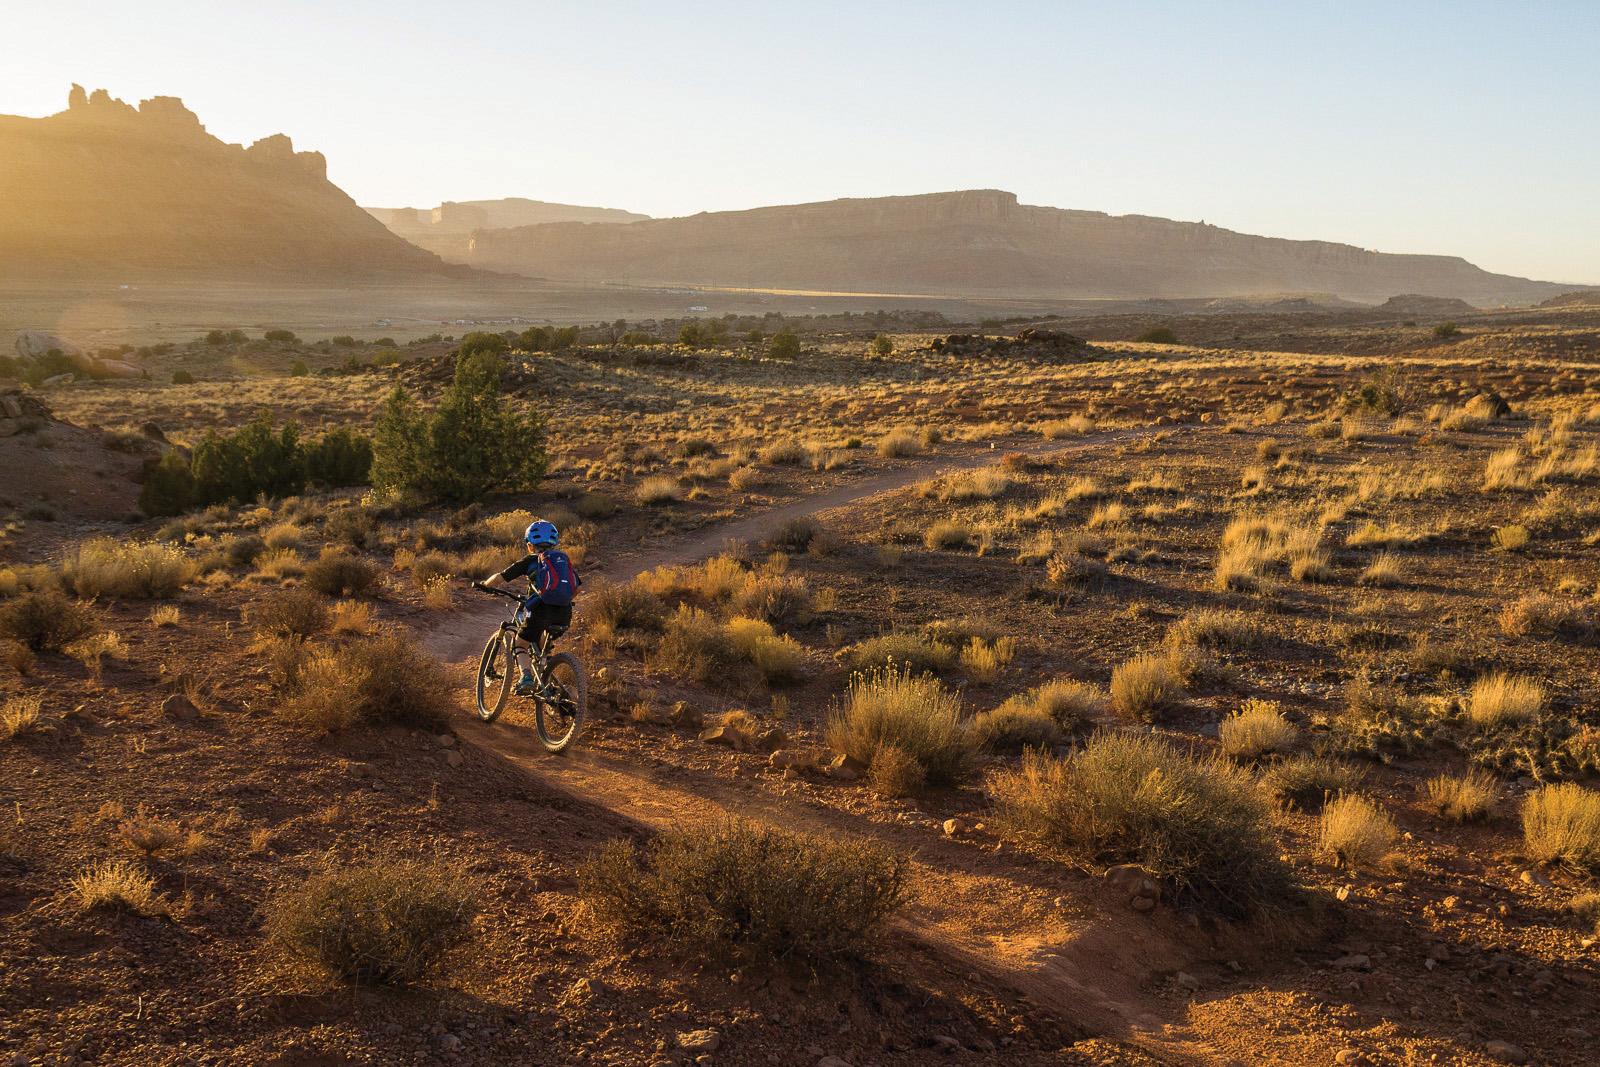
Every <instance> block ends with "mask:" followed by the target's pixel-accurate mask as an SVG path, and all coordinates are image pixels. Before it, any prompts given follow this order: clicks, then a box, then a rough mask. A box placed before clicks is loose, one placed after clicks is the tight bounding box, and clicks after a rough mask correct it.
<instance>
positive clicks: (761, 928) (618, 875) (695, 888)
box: [578, 821, 910, 964]
mask: <svg viewBox="0 0 1600 1067" xmlns="http://www.w3.org/2000/svg"><path fill="white" fill-rule="evenodd" d="M909 867H910V865H909V862H908V861H907V860H906V859H905V858H904V857H902V856H899V855H897V854H895V853H893V852H890V851H889V850H888V849H887V848H885V847H884V846H882V845H880V844H878V843H877V842H874V841H868V840H862V839H829V838H823V837H814V836H812V835H809V834H800V833H792V832H789V831H785V830H777V829H773V828H770V827H765V826H760V825H757V824H755V823H750V822H736V821H728V822H723V823H717V824H713V825H711V826H709V827H699V828H696V829H694V830H692V831H676V832H670V833H667V834H664V835H662V836H661V837H658V838H656V839H655V840H654V841H652V842H651V843H650V844H649V845H648V846H646V847H645V848H644V849H643V850H641V849H639V848H638V847H637V846H635V845H634V844H632V843H631V842H628V841H613V842H611V843H610V844H608V845H606V846H605V847H604V848H602V849H600V850H599V852H597V853H596V854H595V855H593V856H592V857H591V858H590V859H588V860H587V861H586V862H584V863H583V864H582V865H581V866H580V867H579V868H578V890H579V892H580V893H581V894H582V895H583V896H584V898H585V899H586V900H587V901H588V902H589V905H590V906H591V907H592V908H593V909H594V913H595V916H596V917H597V918H598V919H599V920H600V921H601V922H602V923H605V924H607V925H611V926H614V927H617V928H620V929H621V930H622V931H623V932H625V933H628V934H632V935H637V936H643V937H647V938H650V939H651V940H665V941H666V942H668V943H669V944H671V945H672V946H674V947H675V948H677V949H679V950H680V951H686V952H691V953H693V954H695V955H696V956H700V955H703V954H708V953H709V954H715V955H725V956H730V957H735V958H740V959H744V960H748V961H750V962H753V963H758V964H775V963H781V962H785V961H794V962H800V963H817V962H823V961H828V960H836V959H840V958H845V957H850V956H855V955H858V954H859V953H860V952H861V951H862V949H863V948H865V947H866V945H867V943H868V939H869V938H870V937H871V936H872V935H873V934H874V933H875V932H876V931H877V930H878V929H880V928H881V927H882V925H883V924H884V922H885V921H886V920H887V919H888V918H889V916H890V915H892V914H893V913H894V912H895V911H896V910H897V909H898V908H899V907H900V906H901V905H902V904H903V903H904V902H905V900H906V879H907V875H908V873H909Z"/></svg>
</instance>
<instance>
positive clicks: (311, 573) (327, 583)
mask: <svg viewBox="0 0 1600 1067" xmlns="http://www.w3.org/2000/svg"><path fill="white" fill-rule="evenodd" d="M377 580H378V568H377V567H375V566H373V565H372V564H371V563H369V562H367V561H366V560H364V559H362V558H361V557H360V556H357V555H353V554H351V553H349V552H346V551H344V550H343V549H340V548H335V547H333V546H331V545H330V546H329V547H327V548H324V549H323V550H322V553H321V555H319V556H318V557H317V558H316V560H315V562H313V563H312V564H311V565H310V566H308V567H307V568H306V572H305V579H304V582H305V585H306V587H307V588H308V589H314V590H316V591H317V592H319V593H321V594H322V595H323V596H361V595H362V594H363V593H365V592H366V591H367V590H369V589H371V588H372V584H373V583H374V582H376V581H377Z"/></svg>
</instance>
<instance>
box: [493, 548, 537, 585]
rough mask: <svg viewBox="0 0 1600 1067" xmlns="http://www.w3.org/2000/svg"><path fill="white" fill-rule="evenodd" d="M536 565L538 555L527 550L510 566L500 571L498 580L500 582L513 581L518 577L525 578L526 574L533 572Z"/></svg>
mask: <svg viewBox="0 0 1600 1067" xmlns="http://www.w3.org/2000/svg"><path fill="white" fill-rule="evenodd" d="M538 565H539V557H538V556H536V555H535V554H533V553H532V552H529V553H528V554H527V555H526V556H523V557H522V558H521V559H519V560H517V561H516V562H515V563H513V564H512V565H511V566H509V567H507V568H506V569H505V570H503V571H501V572H500V580H501V581H502V582H514V581H516V580H517V579H518V578H526V577H527V576H528V575H530V574H532V573H533V569H534V568H535V567H537V566H538Z"/></svg>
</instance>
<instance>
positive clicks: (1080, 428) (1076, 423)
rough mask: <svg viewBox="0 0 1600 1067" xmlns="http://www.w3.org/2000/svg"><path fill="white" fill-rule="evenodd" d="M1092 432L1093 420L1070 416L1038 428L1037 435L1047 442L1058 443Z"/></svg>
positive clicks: (1043, 424)
mask: <svg viewBox="0 0 1600 1067" xmlns="http://www.w3.org/2000/svg"><path fill="white" fill-rule="evenodd" d="M1093 432H1094V420H1093V419H1091V418H1089V417H1088V416H1087V415H1071V416H1068V417H1067V418H1065V419H1052V420H1051V421H1049V422H1046V423H1042V424H1041V425H1040V426H1039V433H1040V434H1042V435H1043V436H1044V439H1045V440H1047V441H1060V440H1062V439H1063V438H1067V437H1078V436H1080V435H1082V434H1086V433H1093Z"/></svg>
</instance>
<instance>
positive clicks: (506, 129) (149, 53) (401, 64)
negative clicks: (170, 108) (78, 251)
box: [0, 0, 1600, 283]
mask: <svg viewBox="0 0 1600 1067" xmlns="http://www.w3.org/2000/svg"><path fill="white" fill-rule="evenodd" d="M0 12H3V14H0V26H3V27H4V28H5V31H6V33H5V37H6V41H7V44H6V46H5V49H6V58H5V62H4V64H3V65H0V113H11V114H24V115H42V114H48V113H50V112H52V111H56V110H59V109H60V108H61V107H63V106H65V99H66V91H67V86H68V84H69V83H70V82H73V81H77V82H80V83H82V84H84V85H85V86H87V87H89V88H91V89H92V88H96V87H102V86H103V87H105V88H107V89H109V90H110V91H111V92H112V95H114V96H120V97H122V98H124V99H126V100H129V101H130V102H132V101H136V100H137V99H140V98H143V97H147V96H153V95H174V96H181V97H183V98H184V100H185V101H186V102H187V103H188V104H189V105H190V107H192V108H193V109H194V110H195V111H196V112H198V113H199V115H200V118H201V121H203V122H204V123H206V125H207V127H208V128H209V129H210V130H211V131H212V132H213V133H215V134H217V135H218V136H221V137H222V138H224V139H225V140H230V141H243V142H249V141H251V140H254V139H256V138H258V137H262V136H265V135H266V134H270V133H276V132H279V131H282V132H284V133H288V134H289V135H290V136H292V137H293V138H294V140H295V143H296V144H297V145H298V146H299V147H302V148H315V149H318V150H320V151H322V152H324V153H326V154H327V156H328V160H329V174H330V176H331V177H332V178H333V180H334V181H336V182H338V183H339V184H340V185H341V186H343V187H344V188H345V189H346V190H347V191H348V192H349V193H350V194H351V195H352V196H354V197H355V198H356V199H357V200H359V201H360V202H362V203H364V204H373V205H381V206H399V205H413V206H431V205H433V204H435V203H437V202H439V201H440V200H444V199H460V200H464V199H474V198H480V197H496V196H529V197H534V198H536V199H543V200H556V201H567V202H573V203H583V204H599V205H606V206H612V207H624V208H630V209H633V210H637V211H643V212H646V213H648V214H652V215H676V214H688V213H692V212H695V211H701V210H717V209H724V208H741V207H752V206H756V205H760V204H773V203H795V202H800V201H806V200H824V199H831V198H833V197H839V196H879V195H886V194H895V193H915V192H931V191H936V190H944V189H960V188H1002V189H1009V190H1012V191H1014V192H1016V193H1017V194H1019V195H1020V196H1021V198H1022V200H1023V202H1025V203H1035V204H1049V205H1054V206H1059V207H1079V208H1092V209H1098V210H1103V211H1109V212H1112V213H1116V214H1122V213H1142V214H1150V215H1163V216H1168V217H1172V218H1179V219H1205V220H1207V221H1208V222H1212V223H1215V224H1217V225H1221V226H1226V227H1229V228H1231V229H1236V230H1242V231H1245V232H1250V233H1262V234H1270V235H1275V236H1284V237H1316V238H1325V239H1330V240H1340V241H1348V242H1350V243H1353V244H1358V245H1362V246H1365V247H1370V248H1380V249H1383V250H1386V251H1396V252H1441V253H1453V254H1459V255H1463V256H1466V257H1467V258H1469V259H1471V260H1473V261H1474V262H1477V263H1479V264H1480V265H1482V266H1484V267H1487V268H1489V269H1492V270H1498V271H1505V272H1509V273H1514V274H1524V275H1530V276H1534V277H1540V278H1549V279H1555V280H1561V281H1574V282H1589V283H1600V195H1597V192H1600V136H1597V134H1600V2H1596V0H1581V2H1548V3H1511V2H1505V3H1413V4H1404V3H1328V4H1294V3H1230V2H1226V0H1215V2H1212V3H1203V2H1195V3H1107V2H1106V0H1095V2H1092V3H1076V2H1061V3H1042V2H1040V3H1023V2H1006V0H990V2H986V3H969V4H956V3H871V2H867V0H863V2H858V3H806V4H802V3H784V4H776V3H774V4H763V3H755V2H749V3H736V2H728V3H723V2H707V3H693V2H679V3H671V2H665V0H655V2H648V3H624V2H607V0H588V2H583V3H565V2H563V3H538V2H525V3H484V2H479V0H454V2H450V3H438V2H434V3H426V4H425V3H417V2H410V0H388V2H383V3H379V2H370V0H345V2H341V0H322V2H320V3H308V2H301V0H271V2H267V3H251V4H240V3H227V2H220V3H219V2H212V3H197V2H188V0H123V2H120V3H107V2H100V3H84V2H76V0H50V2H48V3H47V2H42V0H41V2H31V3H25V2H23V0H0Z"/></svg>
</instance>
